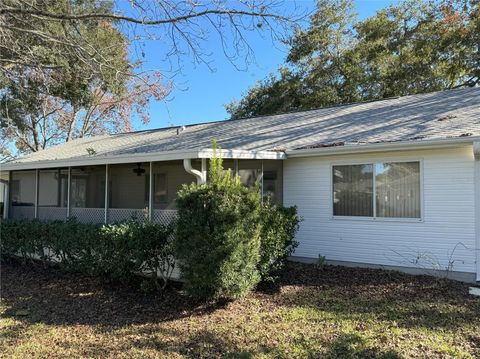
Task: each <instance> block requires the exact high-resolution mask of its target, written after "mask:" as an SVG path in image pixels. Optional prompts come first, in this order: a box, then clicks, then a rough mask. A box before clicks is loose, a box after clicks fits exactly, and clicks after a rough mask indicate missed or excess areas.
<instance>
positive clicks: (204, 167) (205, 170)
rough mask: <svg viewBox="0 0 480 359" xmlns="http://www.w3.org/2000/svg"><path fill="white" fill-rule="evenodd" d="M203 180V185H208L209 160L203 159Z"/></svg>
mask: <svg viewBox="0 0 480 359" xmlns="http://www.w3.org/2000/svg"><path fill="white" fill-rule="evenodd" d="M202 178H203V183H207V159H206V158H202Z"/></svg>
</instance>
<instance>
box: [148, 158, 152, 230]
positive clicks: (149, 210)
mask: <svg viewBox="0 0 480 359" xmlns="http://www.w3.org/2000/svg"><path fill="white" fill-rule="evenodd" d="M149 176H150V177H149V180H148V220H149V221H151V220H152V218H153V162H150V171H149Z"/></svg>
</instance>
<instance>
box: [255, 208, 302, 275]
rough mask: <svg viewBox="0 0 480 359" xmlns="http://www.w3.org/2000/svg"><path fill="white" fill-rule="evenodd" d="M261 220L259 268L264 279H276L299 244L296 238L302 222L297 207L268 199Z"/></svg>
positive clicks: (261, 212)
mask: <svg viewBox="0 0 480 359" xmlns="http://www.w3.org/2000/svg"><path fill="white" fill-rule="evenodd" d="M260 222H261V232H260V238H261V240H260V261H259V263H258V270H259V272H260V276H261V277H262V280H263V281H274V280H276V279H277V278H278V276H279V274H280V272H281V270H282V269H283V268H284V267H285V264H286V262H287V259H288V257H289V256H290V255H291V254H292V253H293V252H294V250H295V248H297V246H298V242H297V241H296V240H295V233H296V232H297V230H298V228H299V224H300V218H299V216H298V214H297V207H296V206H293V207H282V206H277V205H275V204H273V203H271V202H270V201H266V202H265V203H263V204H262V206H261V211H260Z"/></svg>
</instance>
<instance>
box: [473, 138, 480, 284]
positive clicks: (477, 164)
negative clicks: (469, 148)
mask: <svg viewBox="0 0 480 359" xmlns="http://www.w3.org/2000/svg"><path fill="white" fill-rule="evenodd" d="M473 155H474V171H475V172H474V187H475V188H474V190H475V197H474V198H475V253H476V256H475V258H476V263H477V282H478V281H480V142H474V143H473Z"/></svg>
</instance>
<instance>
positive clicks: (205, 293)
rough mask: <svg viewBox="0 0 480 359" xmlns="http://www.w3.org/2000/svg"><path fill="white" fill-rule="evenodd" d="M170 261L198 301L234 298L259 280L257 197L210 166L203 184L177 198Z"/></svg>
mask: <svg viewBox="0 0 480 359" xmlns="http://www.w3.org/2000/svg"><path fill="white" fill-rule="evenodd" d="M177 207H178V217H179V219H178V222H177V231H176V239H175V257H176V258H177V260H178V261H179V265H180V269H181V273H182V277H183V279H184V280H185V289H186V290H187V292H188V293H189V294H190V295H192V296H194V297H196V298H199V299H211V298H219V297H225V298H237V297H240V296H243V295H244V294H246V293H247V292H248V291H250V290H251V289H252V288H253V287H254V286H255V285H256V284H257V283H258V282H259V280H260V275H259V272H258V269H257V264H258V261H259V257H260V229H261V227H260V223H259V221H258V217H259V212H260V193H259V191H258V190H255V189H249V188H246V187H245V186H243V185H242V184H241V183H240V180H239V178H234V177H233V176H232V174H231V172H230V171H226V173H223V171H222V163H221V160H220V159H218V158H215V159H212V160H211V162H210V172H209V182H208V183H207V184H202V185H196V184H191V185H184V186H183V187H182V189H181V190H180V191H179V192H178V194H177Z"/></svg>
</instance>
